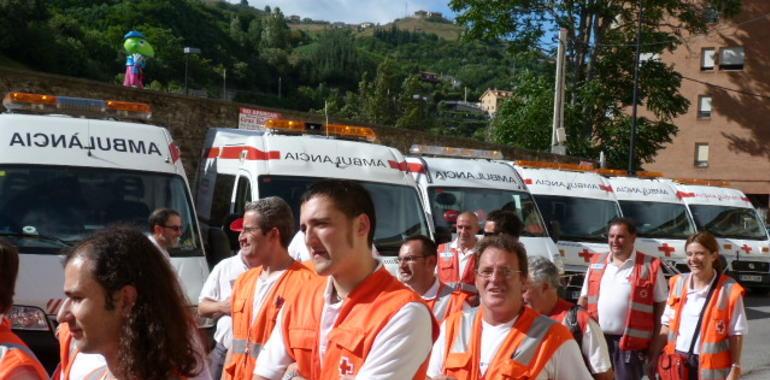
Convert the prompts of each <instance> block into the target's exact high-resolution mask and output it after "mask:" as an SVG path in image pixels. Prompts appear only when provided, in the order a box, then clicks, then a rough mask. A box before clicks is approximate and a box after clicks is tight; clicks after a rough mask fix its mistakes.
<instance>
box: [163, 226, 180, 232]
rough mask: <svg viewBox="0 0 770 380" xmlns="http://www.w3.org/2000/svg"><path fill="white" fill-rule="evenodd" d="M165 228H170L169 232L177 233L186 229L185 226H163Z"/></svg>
mask: <svg viewBox="0 0 770 380" xmlns="http://www.w3.org/2000/svg"><path fill="white" fill-rule="evenodd" d="M163 228H168V229H169V230H174V231H176V232H182V231H184V227H183V226H163Z"/></svg>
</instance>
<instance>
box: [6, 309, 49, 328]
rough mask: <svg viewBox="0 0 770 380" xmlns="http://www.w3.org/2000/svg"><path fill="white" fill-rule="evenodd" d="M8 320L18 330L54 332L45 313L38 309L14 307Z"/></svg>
mask: <svg viewBox="0 0 770 380" xmlns="http://www.w3.org/2000/svg"><path fill="white" fill-rule="evenodd" d="M8 318H9V319H10V320H11V325H12V328H13V329H16V330H33V331H53V329H52V328H51V325H50V323H48V318H47V317H46V315H45V312H44V311H43V310H42V309H40V308H37V307H33V306H16V305H14V306H12V307H11V311H10V313H8Z"/></svg>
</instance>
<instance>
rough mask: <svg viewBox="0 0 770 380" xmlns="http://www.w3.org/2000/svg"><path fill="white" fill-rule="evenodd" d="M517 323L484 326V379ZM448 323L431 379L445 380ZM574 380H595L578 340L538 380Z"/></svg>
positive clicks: (564, 346)
mask: <svg viewBox="0 0 770 380" xmlns="http://www.w3.org/2000/svg"><path fill="white" fill-rule="evenodd" d="M515 322H516V318H514V319H513V320H511V321H508V322H506V323H503V324H500V325H497V326H492V325H490V324H488V323H486V322H485V321H483V320H482V322H481V352H480V363H479V370H480V372H481V375H484V374H485V373H486V371H487V368H488V367H489V363H491V362H492V360H494V358H495V356H496V355H497V351H499V350H500V346H502V344H503V343H504V342H505V339H506V338H507V337H508V334H510V332H511V330H512V329H513V325H514V323H515ZM446 326H447V322H444V323H443V324H442V325H441V334H439V336H438V339H437V340H436V343H435V344H434V345H433V351H431V355H430V362H429V363H428V377H437V376H441V375H442V374H443V373H444V361H445V360H446V357H445V356H444V354H445V352H446V344H447V338H446V328H447V327H446ZM562 379H563V380H573V379H578V380H580V379H584V380H591V379H593V378H592V377H591V374H590V373H589V372H588V369H586V366H585V363H583V357H582V356H581V355H580V349H579V348H578V346H577V343H576V342H575V340H573V339H571V340H568V341H566V342H564V343H563V344H562V345H561V346H559V348H558V349H556V352H554V354H553V356H552V357H551V359H550V360H548V363H546V365H545V367H544V368H543V370H542V371H540V374H538V376H537V379H536V380H562Z"/></svg>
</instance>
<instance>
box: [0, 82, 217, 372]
mask: <svg viewBox="0 0 770 380" xmlns="http://www.w3.org/2000/svg"><path fill="white" fill-rule="evenodd" d="M3 105H4V106H5V108H6V110H8V111H10V112H8V113H3V114H0V143H1V144H2V145H3V148H2V149H0V236H2V237H3V238H5V239H7V240H9V241H10V242H11V243H13V244H14V245H16V246H17V247H18V249H19V253H20V272H19V278H18V280H17V282H16V295H15V297H14V301H15V303H16V304H15V306H14V307H13V309H12V310H11V312H10V314H9V317H10V319H11V321H12V322H13V328H14V330H16V331H17V332H18V333H19V334H20V335H21V336H22V337H23V338H24V339H27V341H28V342H30V343H32V346H33V348H34V349H35V351H36V352H37V353H38V356H42V357H41V360H44V361H47V360H49V359H53V360H56V359H58V357H57V356H56V355H57V352H58V346H57V343H56V341H55V340H54V337H53V334H52V332H53V329H54V326H55V316H56V313H57V311H58V309H59V307H60V306H61V304H62V301H63V298H64V294H63V292H62V286H63V284H64V271H63V268H62V254H63V251H64V250H66V249H68V248H70V247H72V246H73V245H74V244H77V243H78V242H79V241H80V240H82V239H83V238H85V237H86V236H88V235H89V234H90V233H92V232H95V231H97V230H100V229H102V228H104V227H105V226H107V225H110V224H115V223H128V224H135V225H136V226H138V227H140V228H143V229H145V230H149V228H148V226H147V218H148V216H149V214H150V212H152V211H153V210H154V209H156V208H161V207H168V208H172V209H174V210H177V211H179V212H180V213H181V216H182V220H183V223H184V226H185V229H184V234H183V235H182V237H181V239H180V246H179V247H178V248H176V249H171V250H169V253H170V256H171V263H172V264H173V266H174V267H175V268H176V270H177V273H178V274H179V277H180V278H181V282H182V286H183V288H184V291H185V293H186V295H187V297H188V299H189V300H191V301H192V302H195V301H194V300H197V299H198V294H200V290H201V287H202V286H203V282H204V281H205V280H206V277H207V276H208V272H209V270H208V265H207V264H206V259H205V256H204V251H203V245H202V241H201V239H200V231H199V229H198V224H197V220H196V216H195V211H194V208H193V203H192V197H191V193H190V189H189V185H188V183H187V178H186V176H185V172H184V168H183V167H182V163H181V161H180V159H179V158H180V157H179V149H178V148H177V146H176V145H175V144H174V142H173V140H172V138H171V135H170V134H169V132H168V130H166V129H165V128H162V127H159V126H155V125H149V124H143V123H137V122H122V121H115V119H116V118H122V119H126V118H127V119H138V120H142V121H146V120H148V119H149V118H150V107H149V106H148V105H146V104H142V103H128V102H121V101H112V100H109V101H103V100H97V99H84V98H73V97H64V96H51V95H40V94H28V93H10V94H8V95H7V96H5V98H4V100H3ZM49 349H50V350H53V351H52V353H51V351H48V350H49ZM48 355H54V357H53V358H49V357H48Z"/></svg>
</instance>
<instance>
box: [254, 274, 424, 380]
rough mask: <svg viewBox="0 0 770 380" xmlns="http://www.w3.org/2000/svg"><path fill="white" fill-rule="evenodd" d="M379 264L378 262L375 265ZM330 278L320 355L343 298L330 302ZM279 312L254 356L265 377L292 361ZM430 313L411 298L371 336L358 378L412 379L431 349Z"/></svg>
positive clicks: (258, 372) (256, 369) (257, 371)
mask: <svg viewBox="0 0 770 380" xmlns="http://www.w3.org/2000/svg"><path fill="white" fill-rule="evenodd" d="M381 266H382V264H380V265H379V266H378V268H377V269H379V268H380V267H381ZM332 289H333V285H332V279H331V278H329V279H328V281H327V283H326V289H325V291H324V307H323V312H322V315H321V326H320V331H319V341H318V343H319V350H318V351H319V355H321V357H323V354H324V353H325V352H326V348H327V345H328V339H327V337H328V336H329V332H330V331H331V330H332V328H333V326H334V325H335V322H336V320H337V317H338V316H339V312H340V310H341V309H342V305H343V303H344V302H345V301H346V300H347V298H346V299H344V300H342V301H338V302H334V303H333V302H332V299H331V296H332ZM284 310H285V309H281V311H280V312H279V313H278V319H277V322H276V328H275V329H273V333H272V334H271V335H270V338H269V339H268V341H267V343H265V346H264V348H263V350H262V352H261V353H260V355H259V358H258V359H257V364H256V366H255V367H254V374H255V375H257V376H262V377H265V378H268V379H280V378H281V376H282V375H283V373H284V372H285V371H286V367H288V366H289V364H291V363H292V359H291V357H289V355H288V353H287V350H286V346H285V345H284V339H283V329H281V328H280V326H282V324H283V311H284ZM431 318H432V317H431V315H430V312H429V311H428V309H427V308H426V307H425V305H424V304H422V303H418V302H410V303H408V304H406V305H404V307H403V308H401V310H399V311H398V312H396V314H395V315H394V316H393V317H392V318H391V319H390V321H388V323H387V324H386V325H385V327H383V328H382V330H380V332H379V333H378V334H377V337H376V338H374V344H373V345H372V349H371V351H370V352H369V354H368V355H367V357H366V360H365V361H364V363H363V365H362V366H361V370H359V371H358V374H357V375H356V377H357V378H359V379H411V378H412V377H414V374H415V372H416V371H417V369H418V368H419V367H420V366H421V365H422V363H423V361H424V360H425V358H426V357H427V355H428V354H429V353H430V347H431V342H432V341H433V339H432V337H431V331H432V328H431Z"/></svg>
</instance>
